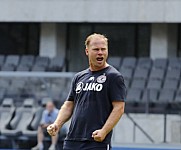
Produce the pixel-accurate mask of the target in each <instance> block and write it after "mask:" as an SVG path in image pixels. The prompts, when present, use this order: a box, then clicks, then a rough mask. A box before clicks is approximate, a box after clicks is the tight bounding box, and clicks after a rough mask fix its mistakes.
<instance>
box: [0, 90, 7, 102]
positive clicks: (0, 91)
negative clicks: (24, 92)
mask: <svg viewBox="0 0 181 150" xmlns="http://www.w3.org/2000/svg"><path fill="white" fill-rule="evenodd" d="M5 94H6V89H1V88H0V104H1V101H2V100H3V98H4V96H5Z"/></svg>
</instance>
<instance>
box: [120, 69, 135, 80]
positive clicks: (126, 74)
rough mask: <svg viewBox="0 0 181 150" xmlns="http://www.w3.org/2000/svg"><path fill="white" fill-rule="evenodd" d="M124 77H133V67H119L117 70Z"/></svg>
mask: <svg viewBox="0 0 181 150" xmlns="http://www.w3.org/2000/svg"><path fill="white" fill-rule="evenodd" d="M119 71H120V72H121V74H122V75H123V77H124V78H127V79H131V78H132V77H133V69H132V68H124V67H121V69H120V70H119Z"/></svg>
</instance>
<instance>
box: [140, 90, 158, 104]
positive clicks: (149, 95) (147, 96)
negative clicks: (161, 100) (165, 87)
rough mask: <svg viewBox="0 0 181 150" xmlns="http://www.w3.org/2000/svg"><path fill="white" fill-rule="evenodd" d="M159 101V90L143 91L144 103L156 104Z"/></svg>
mask: <svg viewBox="0 0 181 150" xmlns="http://www.w3.org/2000/svg"><path fill="white" fill-rule="evenodd" d="M157 99H158V90H156V89H145V90H144V91H143V97H142V102H144V103H146V102H151V103H156V102H157Z"/></svg>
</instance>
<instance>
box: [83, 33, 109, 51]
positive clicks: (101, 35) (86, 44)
mask: <svg viewBox="0 0 181 150" xmlns="http://www.w3.org/2000/svg"><path fill="white" fill-rule="evenodd" d="M95 37H100V38H103V39H104V40H105V41H106V44H107V45H108V38H107V37H106V36H105V35H103V34H98V33H93V34H91V35H89V36H88V37H87V38H86V40H85V46H86V48H87V47H88V46H89V44H90V41H91V39H92V38H95Z"/></svg>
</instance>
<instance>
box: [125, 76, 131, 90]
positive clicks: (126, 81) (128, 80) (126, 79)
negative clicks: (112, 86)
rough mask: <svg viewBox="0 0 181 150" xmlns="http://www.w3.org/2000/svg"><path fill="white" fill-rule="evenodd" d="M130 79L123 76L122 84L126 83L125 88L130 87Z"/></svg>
mask: <svg viewBox="0 0 181 150" xmlns="http://www.w3.org/2000/svg"><path fill="white" fill-rule="evenodd" d="M130 83H131V80H130V79H128V78H124V84H125V85H126V88H129V87H130Z"/></svg>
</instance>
